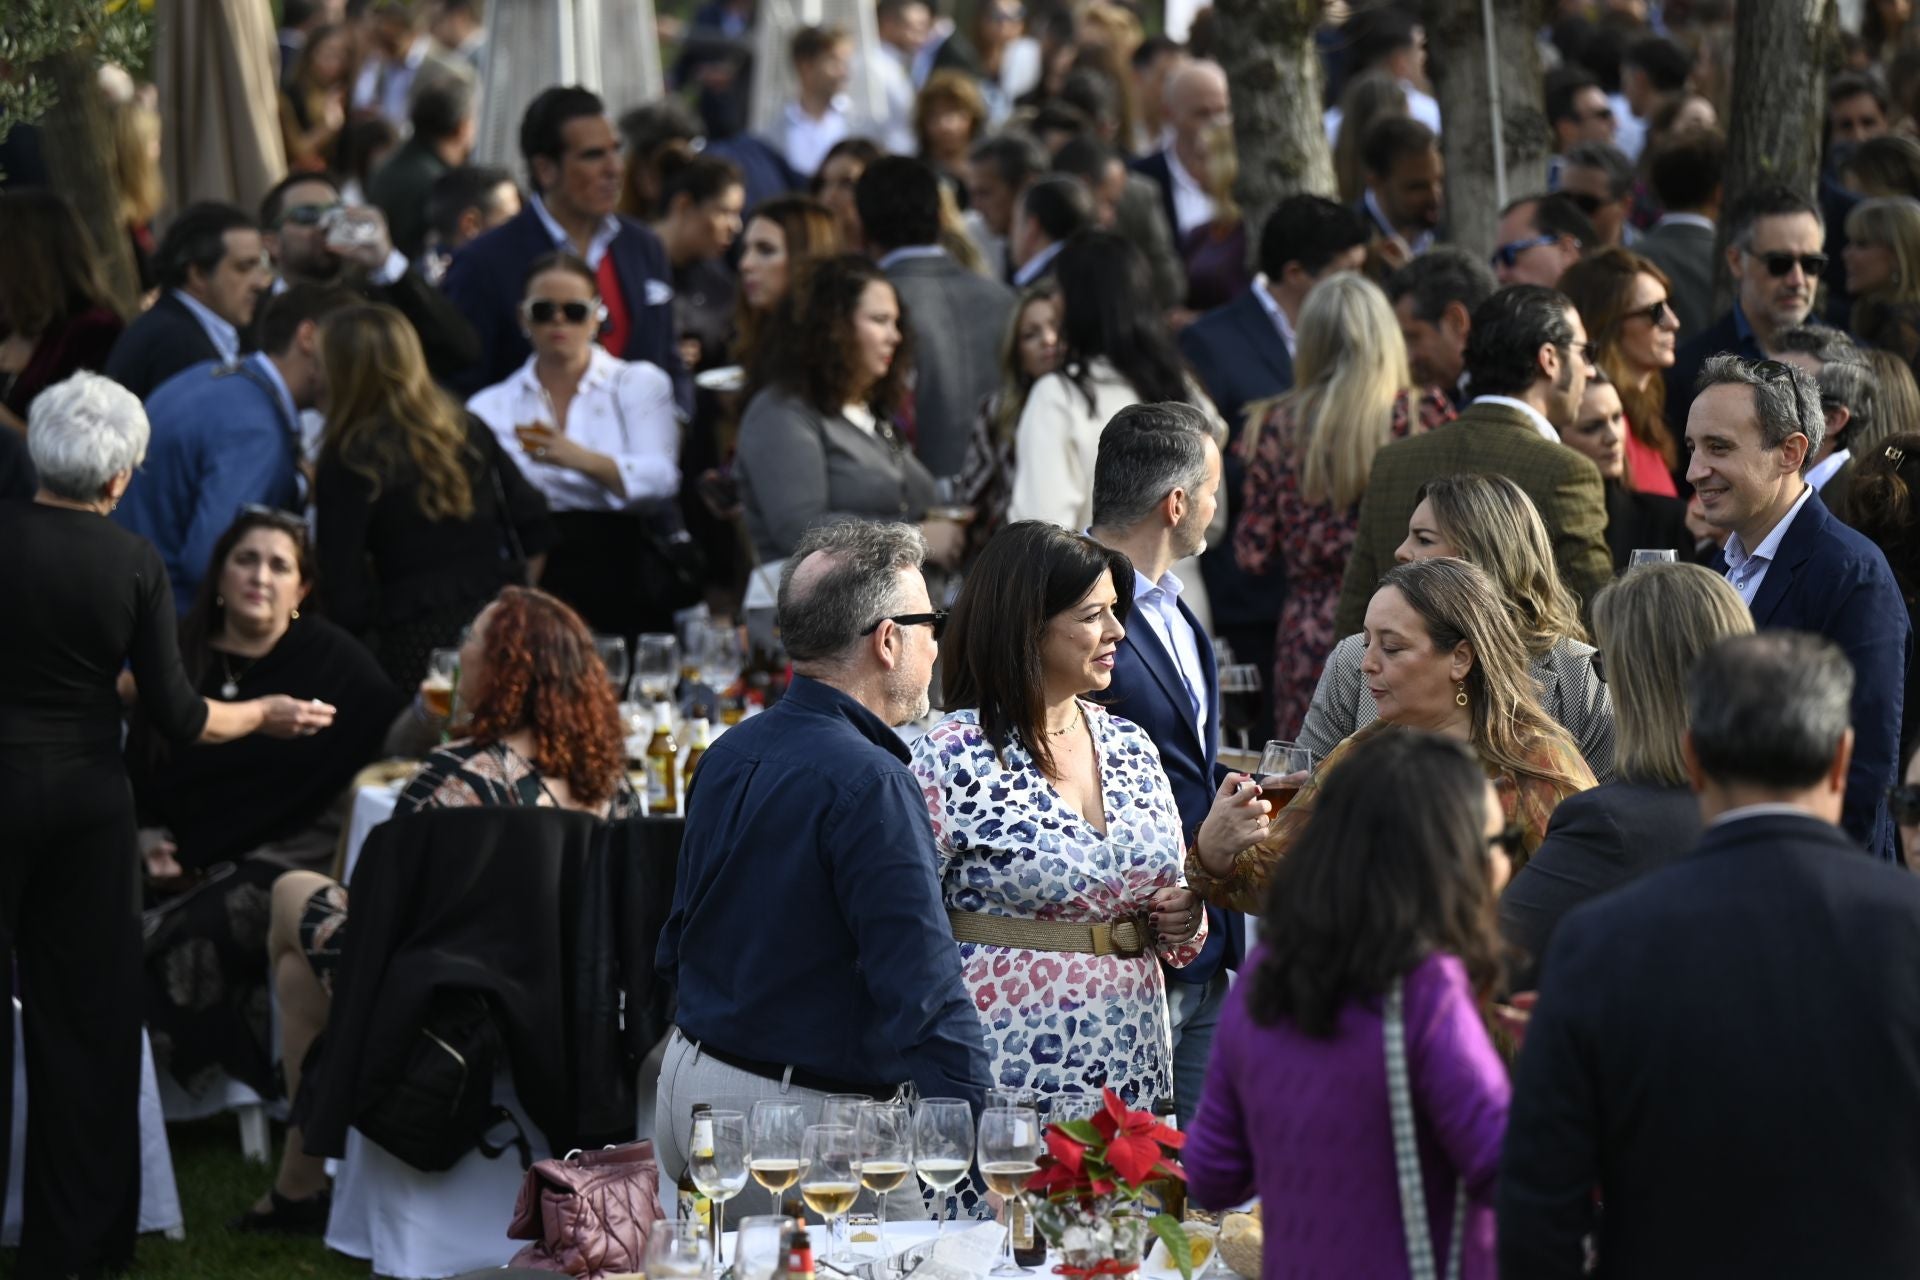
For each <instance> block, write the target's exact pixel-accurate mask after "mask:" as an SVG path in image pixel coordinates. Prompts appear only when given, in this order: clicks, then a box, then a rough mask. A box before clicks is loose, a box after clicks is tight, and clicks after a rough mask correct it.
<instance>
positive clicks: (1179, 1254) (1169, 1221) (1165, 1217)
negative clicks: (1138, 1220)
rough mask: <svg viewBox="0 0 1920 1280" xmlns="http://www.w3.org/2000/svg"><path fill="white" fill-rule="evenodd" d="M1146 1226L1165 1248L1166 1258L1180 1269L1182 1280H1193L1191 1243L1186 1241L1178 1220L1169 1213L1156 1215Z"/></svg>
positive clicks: (1185, 1235)
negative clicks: (1171, 1260) (1170, 1259)
mask: <svg viewBox="0 0 1920 1280" xmlns="http://www.w3.org/2000/svg"><path fill="white" fill-rule="evenodd" d="M1147 1225H1148V1226H1149V1227H1152V1228H1153V1234H1155V1235H1156V1236H1159V1237H1160V1243H1161V1244H1163V1245H1165V1246H1166V1247H1167V1256H1168V1257H1169V1258H1172V1259H1173V1265H1174V1266H1176V1267H1178V1268H1180V1275H1181V1276H1182V1277H1183V1280H1193V1241H1191V1240H1189V1239H1187V1231H1186V1228H1185V1227H1183V1226H1181V1225H1180V1221H1179V1219H1177V1218H1175V1217H1174V1216H1173V1215H1172V1214H1170V1213H1157V1214H1155V1215H1154V1216H1153V1221H1152V1222H1149V1223H1148V1224H1147Z"/></svg>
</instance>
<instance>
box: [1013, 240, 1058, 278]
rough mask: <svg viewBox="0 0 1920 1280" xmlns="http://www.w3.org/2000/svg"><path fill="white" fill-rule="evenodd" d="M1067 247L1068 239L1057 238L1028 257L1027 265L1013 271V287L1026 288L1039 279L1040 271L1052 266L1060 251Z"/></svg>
mask: <svg viewBox="0 0 1920 1280" xmlns="http://www.w3.org/2000/svg"><path fill="white" fill-rule="evenodd" d="M1066 247H1067V242H1066V241H1064V240H1055V241H1054V242H1053V243H1052V244H1050V245H1048V246H1047V247H1046V248H1044V249H1042V250H1041V251H1040V252H1038V253H1036V254H1034V255H1033V256H1032V257H1031V258H1028V259H1027V261H1026V265H1024V266H1022V267H1021V268H1020V269H1019V270H1018V271H1016V272H1014V273H1013V287H1014V288H1016V289H1024V288H1026V287H1027V286H1028V285H1030V284H1032V283H1033V282H1034V281H1035V280H1038V279H1039V278H1040V273H1041V272H1043V271H1045V270H1046V269H1047V268H1048V267H1049V266H1051V265H1052V263H1053V260H1054V259H1055V258H1057V257H1059V256H1060V251H1061V250H1062V249H1064V248H1066Z"/></svg>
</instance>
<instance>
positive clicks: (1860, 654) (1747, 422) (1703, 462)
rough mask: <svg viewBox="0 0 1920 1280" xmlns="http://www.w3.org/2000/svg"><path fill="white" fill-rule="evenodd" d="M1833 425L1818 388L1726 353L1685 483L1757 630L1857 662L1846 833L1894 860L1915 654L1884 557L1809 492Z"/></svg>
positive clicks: (1713, 368) (1701, 411)
mask: <svg viewBox="0 0 1920 1280" xmlns="http://www.w3.org/2000/svg"><path fill="white" fill-rule="evenodd" d="M1825 434H1826V421H1825V418H1824V416H1823V415H1822V413H1821V409H1820V392H1819V389H1818V387H1817V386H1816V385H1815V383H1814V381H1813V379H1811V378H1809V377H1808V376H1807V375H1806V374H1804V373H1802V372H1800V370H1798V369H1796V368H1794V367H1793V366H1791V365H1787V364H1782V363H1780V362H1779V361H1771V360H1770V361H1763V362H1757V363H1756V362H1754V361H1749V360H1743V359H1741V358H1740V357H1738V356H1731V355H1719V356H1713V357H1711V358H1710V359H1708V361H1707V365H1706V368H1705V369H1704V370H1703V371H1702V373H1701V383H1700V395H1699V397H1698V398H1697V399H1696V400H1695V401H1694V402H1693V408H1692V410H1691V412H1690V413H1689V414H1688V416H1687V444H1688V447H1689V449H1690V450H1691V452H1692V455H1693V457H1692V461H1691V462H1690V463H1688V465H1687V482H1688V483H1689V484H1691V485H1692V486H1693V489H1694V492H1695V493H1696V494H1697V495H1698V496H1699V499H1700V508H1701V512H1702V514H1703V515H1704V516H1705V518H1706V521H1707V523H1708V524H1710V525H1712V526H1713V527H1714V528H1716V529H1723V530H1725V531H1726V533H1727V541H1726V546H1725V547H1724V548H1723V549H1722V551H1721V553H1720V556H1719V557H1718V558H1717V559H1716V560H1715V563H1714V565H1713V567H1714V568H1715V569H1719V570H1721V571H1723V572H1725V573H1726V575H1727V581H1728V582H1731V583H1732V584H1733V587H1734V589H1735V590H1736V591H1738V592H1739V593H1740V598H1741V599H1742V600H1745V601H1746V602H1747V607H1748V608H1749V609H1751V610H1752V611H1753V623H1754V625H1755V626H1756V627H1759V628H1760V629H1761V630H1763V631H1766V630H1790V631H1811V632H1813V633H1814V634H1815V635H1822V636H1825V637H1826V638H1827V639H1829V640H1831V641H1833V642H1834V643H1835V644H1837V645H1839V646H1840V649H1841V651H1842V652H1843V653H1845V654H1846V655H1847V658H1848V660H1849V661H1851V662H1852V663H1853V671H1854V685H1853V732H1854V744H1853V751H1852V760H1851V764H1850V767H1849V769H1848V771H1847V794H1846V808H1845V811H1844V814H1843V817H1842V819H1841V822H1842V825H1843V826H1845V827H1846V829H1847V834H1849V835H1851V836H1852V837H1853V838H1854V839H1855V840H1857V841H1859V842H1860V843H1861V844H1863V845H1865V846H1866V847H1867V850H1868V851H1869V852H1870V853H1872V854H1873V855H1874V856H1876V857H1879V858H1885V859H1886V860H1888V861H1890V862H1892V861H1898V860H1899V856H1900V855H1899V851H1898V845H1897V844H1896V842H1895V839H1894V831H1893V819H1892V818H1891V817H1890V816H1889V815H1888V813H1887V789H1888V788H1889V787H1891V786H1892V785H1893V784H1894V781H1895V774H1896V772H1897V770H1898V768H1899V756H1900V708H1901V705H1902V698H1903V697H1904V694H1905V689H1906V671H1907V655H1908V653H1909V652H1910V651H1911V649H1912V646H1913V636H1912V628H1911V627H1910V626H1909V625H1908V621H1907V610H1906V604H1905V600H1904V598H1903V597H1902V595H1901V593H1900V588H1899V587H1898V586H1897V585H1896V584H1895V582H1894V580H1893V571H1892V570H1891V569H1889V568H1888V567H1887V558H1886V556H1884V555H1882V554H1881V552H1880V548H1878V547H1876V546H1874V545H1873V543H1871V542H1869V541H1868V540H1867V539H1866V538H1865V537H1864V536H1863V535H1861V534H1859V533H1856V532H1854V531H1853V530H1852V529H1849V528H1848V527H1847V526H1845V525H1844V524H1841V523H1840V522H1839V521H1838V520H1836V519H1834V518H1833V515H1832V514H1831V513H1830V512H1829V511H1828V510H1827V506H1826V504H1825V503H1824V502H1822V501H1821V500H1820V496H1819V495H1818V494H1816V493H1815V492H1814V490H1813V486H1812V485H1810V484H1808V483H1807V480H1806V473H1807V470H1808V468H1809V466H1810V464H1811V459H1812V458H1813V456H1814V455H1815V454H1816V453H1818V452H1819V450H1820V442H1821V438H1822V437H1823V436H1824V435H1825Z"/></svg>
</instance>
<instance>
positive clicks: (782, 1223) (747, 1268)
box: [733, 1160, 799, 1280]
mask: <svg viewBox="0 0 1920 1280" xmlns="http://www.w3.org/2000/svg"><path fill="white" fill-rule="evenodd" d="M798 1163H799V1162H798V1161H797V1160H796V1161H795V1164H796V1165H797V1164H798ZM792 1225H793V1219H792V1218H789V1217H787V1216H786V1215H785V1214H779V1213H763V1214H758V1215H756V1216H754V1217H751V1218H742V1219H740V1226H739V1228H738V1230H737V1233H736V1234H735V1235H734V1237H733V1274H734V1275H735V1277H737V1280H773V1273H774V1272H776V1271H778V1270H779V1269H780V1263H781V1257H780V1245H781V1242H782V1241H784V1240H785V1239H786V1235H787V1229H788V1228H789V1227H791V1226H792Z"/></svg>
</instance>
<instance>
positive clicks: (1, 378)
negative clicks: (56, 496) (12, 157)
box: [0, 191, 126, 497]
mask: <svg viewBox="0 0 1920 1280" xmlns="http://www.w3.org/2000/svg"><path fill="white" fill-rule="evenodd" d="M0 244H4V245H12V246H14V249H13V250H12V251H11V252H8V253H0V426H5V427H11V428H12V429H13V430H15V431H18V432H22V433H24V432H25V431H26V429H27V410H28V409H29V408H31V407H32V405H33V398H34V397H35V396H37V395H39V394H40V393H41V391H43V390H45V389H46V388H48V387H50V386H52V385H53V384H54V383H56V382H64V381H65V380H66V379H67V377H68V375H70V374H72V373H74V372H76V371H77V370H80V369H89V370H99V369H104V368H105V367H106V364H107V353H108V352H110V351H112V350H113V344H114V342H115V341H116V340H117V339H118V338H119V337H120V331H121V330H122V329H124V328H125V327H126V325H125V324H124V323H123V322H122V321H121V319H120V313H119V312H118V311H117V310H115V309H114V306H113V300H112V297H111V296H110V295H109V294H108V292H107V286H106V282H105V281H104V280H103V279H101V277H100V268H99V265H98V263H99V259H98V256H97V255H96V254H95V253H94V250H93V242H92V240H91V239H90V238H89V237H88V236H87V229H86V228H85V227H84V226H82V225H81V224H80V219H79V217H78V215H76V214H75V213H74V211H73V206H72V205H71V204H69V203H68V202H67V198H66V197H65V196H62V195H59V194H58V193H56V192H52V191H9V192H8V193H7V195H6V198H5V199H4V200H0ZM19 496H22V497H31V496H32V494H31V493H26V494H21V495H19Z"/></svg>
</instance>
